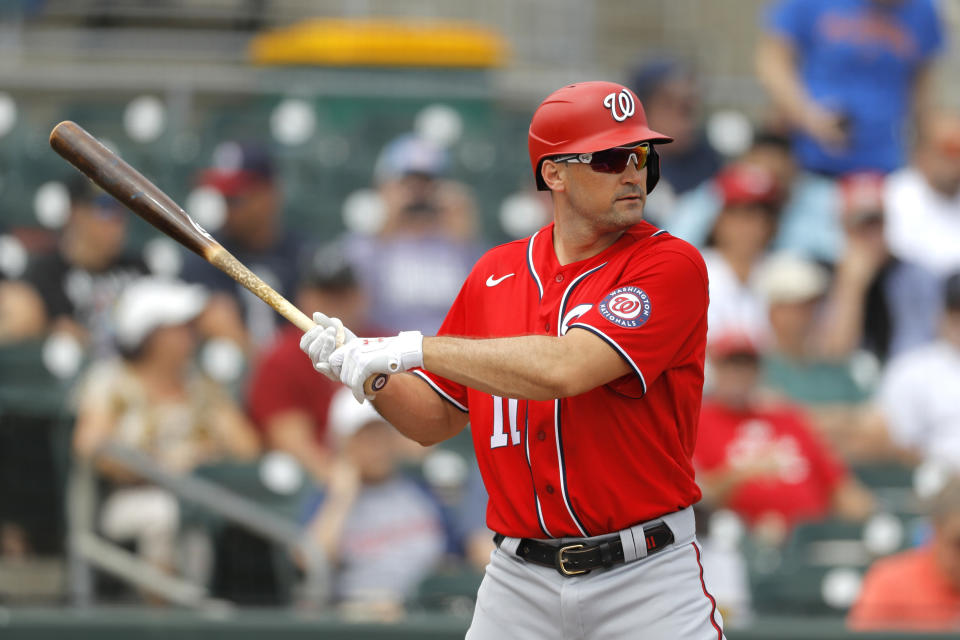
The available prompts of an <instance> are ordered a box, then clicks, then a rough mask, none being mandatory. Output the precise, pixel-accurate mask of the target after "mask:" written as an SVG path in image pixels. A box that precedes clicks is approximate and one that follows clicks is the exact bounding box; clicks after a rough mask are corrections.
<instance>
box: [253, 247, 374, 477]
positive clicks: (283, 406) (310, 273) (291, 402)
mask: <svg viewBox="0 0 960 640" xmlns="http://www.w3.org/2000/svg"><path fill="white" fill-rule="evenodd" d="M296 304H297V306H298V307H299V308H301V309H322V310H323V311H324V312H325V313H327V314H328V315H330V316H333V317H337V318H341V319H343V321H344V323H345V324H347V326H361V325H362V322H361V318H363V317H364V314H365V312H366V298H365V295H364V293H363V291H362V289H361V288H360V286H359V284H358V282H357V279H356V277H355V275H354V272H353V270H352V269H351V268H350V266H349V264H348V263H347V262H346V260H345V258H344V256H343V254H342V253H341V252H340V251H338V250H336V249H335V248H333V247H325V248H321V249H319V250H317V251H316V252H314V253H313V254H312V255H310V256H309V259H308V263H307V264H306V266H305V269H304V270H303V274H302V278H301V281H300V284H299V286H298V289H297V295H296ZM302 335H303V333H302V332H301V331H300V330H299V329H297V328H296V327H294V326H287V327H284V328H283V329H282V330H281V332H280V333H279V335H278V336H277V339H276V340H275V341H274V342H273V343H272V344H271V345H270V346H269V347H268V348H267V349H266V350H265V351H264V352H263V354H262V355H261V357H260V358H259V359H258V362H257V365H256V366H255V368H254V371H253V375H252V376H251V378H250V386H249V389H248V396H247V404H248V408H249V412H250V416H251V417H252V418H253V420H254V423H255V424H256V425H257V428H258V429H259V430H260V432H261V434H262V436H263V438H264V442H265V443H266V445H267V446H268V447H269V448H271V449H276V450H279V451H284V452H286V453H289V454H290V455H292V456H293V457H294V458H296V460H297V461H298V462H299V463H300V464H301V465H302V466H303V468H304V469H306V470H307V471H308V472H309V473H310V474H311V475H312V476H313V478H314V479H315V480H317V481H318V482H322V481H324V480H325V478H326V475H327V469H328V465H329V460H330V457H329V456H330V454H329V451H328V447H327V444H326V439H327V414H328V413H329V408H330V399H331V398H332V397H333V394H334V393H335V392H336V391H337V389H339V388H340V385H338V384H336V383H335V382H332V381H330V380H328V379H327V378H326V377H324V376H318V375H316V373H315V372H314V371H313V366H312V365H311V364H310V360H309V359H307V358H304V357H303V352H301V351H300V337H301V336H302ZM364 335H367V334H366V333H365V334H364Z"/></svg>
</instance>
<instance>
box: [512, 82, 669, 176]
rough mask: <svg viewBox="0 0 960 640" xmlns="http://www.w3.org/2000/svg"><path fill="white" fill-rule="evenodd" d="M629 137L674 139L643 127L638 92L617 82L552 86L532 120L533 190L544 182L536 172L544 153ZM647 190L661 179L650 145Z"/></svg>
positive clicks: (599, 146) (600, 146)
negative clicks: (556, 88) (555, 87)
mask: <svg viewBox="0 0 960 640" xmlns="http://www.w3.org/2000/svg"><path fill="white" fill-rule="evenodd" d="M631 142H650V143H657V144H660V143H667V142H673V138H671V137H669V136H665V135H663V134H662V133H657V132H656V131H653V130H652V129H650V127H648V126H647V116H646V114H645V113H644V112H643V105H642V104H640V100H638V99H637V96H636V94H635V93H634V92H633V91H631V90H630V89H628V88H626V87H624V86H623V85H620V84H617V83H615V82H578V83H577V84H571V85H567V86H566V87H563V88H562V89H558V90H557V91H554V92H553V93H551V94H550V95H549V96H547V98H546V100H544V101H543V102H541V103H540V106H539V107H537V110H536V111H535V112H534V114H533V120H532V121H531V122H530V135H529V138H528V142H527V144H528V146H529V148H530V164H531V165H532V166H533V174H534V178H535V179H536V181H537V189H539V190H540V191H547V190H548V187H547V185H546V183H545V182H544V181H543V178H542V177H541V175H540V165H541V164H542V163H543V161H544V160H545V159H546V158H549V157H550V156H556V155H561V154H567V153H593V152H595V151H603V150H604V149H609V148H611V147H619V146H623V145H626V144H630V143H631ZM650 151H651V153H650V156H649V157H648V160H647V193H649V192H651V191H653V187H654V186H656V184H657V180H659V179H660V158H659V157H658V156H657V153H656V151H655V150H654V149H653V148H652V147H651V150H650Z"/></svg>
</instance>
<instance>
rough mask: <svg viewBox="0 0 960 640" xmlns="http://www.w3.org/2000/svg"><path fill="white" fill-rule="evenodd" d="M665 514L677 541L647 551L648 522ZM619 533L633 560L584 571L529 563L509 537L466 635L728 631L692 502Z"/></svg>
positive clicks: (608, 638) (694, 635) (707, 637)
mask: <svg viewBox="0 0 960 640" xmlns="http://www.w3.org/2000/svg"><path fill="white" fill-rule="evenodd" d="M658 521H662V522H665V523H666V524H667V526H669V527H670V529H671V531H673V535H674V542H673V544H671V545H670V546H668V547H666V548H664V549H663V550H661V551H658V552H656V553H654V554H651V555H649V556H647V549H646V544H645V542H644V536H643V526H644V525H647V526H649V525H650V524H652V523H654V522H658ZM609 537H610V535H605V536H598V537H597V538H587V539H586V540H588V541H590V540H596V539H600V538H609ZM620 538H621V541H622V542H623V543H624V555H625V557H626V558H627V559H628V560H630V561H629V562H626V563H623V564H618V565H615V566H613V567H611V568H609V569H594V570H593V571H591V572H590V573H589V574H586V575H582V576H562V575H560V573H558V572H557V571H556V570H555V569H551V568H549V567H545V566H541V565H538V564H533V563H529V562H527V561H525V560H523V559H521V558H519V557H517V556H516V555H515V552H516V549H517V546H518V545H519V540H518V539H517V538H506V539H505V540H503V542H502V543H501V545H500V548H498V549H496V550H494V551H493V553H492V554H491V556H490V564H489V565H487V571H486V575H485V576H484V579H483V582H482V583H481V585H480V590H479V592H478V593H477V606H476V609H475V611H474V614H473V622H472V623H471V625H470V629H469V630H468V631H467V636H466V638H467V640H512V639H514V638H516V639H517V640H540V639H542V640H623V639H625V638H637V639H643V640H678V639H679V640H688V639H689V640H723V639H724V635H723V619H722V618H721V616H720V612H719V611H717V607H716V601H715V600H714V598H713V596H712V595H710V592H709V590H708V588H707V586H706V584H705V583H704V581H703V566H702V562H701V559H700V554H701V550H700V546H699V545H698V544H697V541H696V536H695V532H694V518H693V510H692V509H690V508H687V509H684V510H682V511H678V512H676V513H671V514H667V515H666V516H663V517H661V518H657V519H656V520H654V521H651V522H650V523H642V524H640V525H637V526H636V527H631V528H630V529H625V530H624V531H621V532H620ZM571 540H572V539H571ZM634 540H635V541H636V542H634ZM577 541H578V542H583V539H577ZM550 542H553V543H566V542H567V540H566V539H564V540H552V541H550Z"/></svg>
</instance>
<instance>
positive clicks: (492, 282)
mask: <svg viewBox="0 0 960 640" xmlns="http://www.w3.org/2000/svg"><path fill="white" fill-rule="evenodd" d="M512 275H516V274H513V273H508V274H507V275H505V276H500V277H499V278H494V277H493V276H490V277H489V278H487V286H488V287H495V286H497V285H498V284H500V283H501V282H503V281H504V280H506V279H507V278H509V277H510V276H512Z"/></svg>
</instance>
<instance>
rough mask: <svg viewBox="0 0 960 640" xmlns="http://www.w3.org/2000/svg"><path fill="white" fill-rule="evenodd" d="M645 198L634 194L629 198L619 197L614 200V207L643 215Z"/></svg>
mask: <svg viewBox="0 0 960 640" xmlns="http://www.w3.org/2000/svg"><path fill="white" fill-rule="evenodd" d="M643 204H644V198H642V197H640V196H633V197H628V198H617V199H616V200H614V201H613V208H614V209H615V210H617V211H620V212H622V213H631V214H636V215H640V216H642V215H643Z"/></svg>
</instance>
